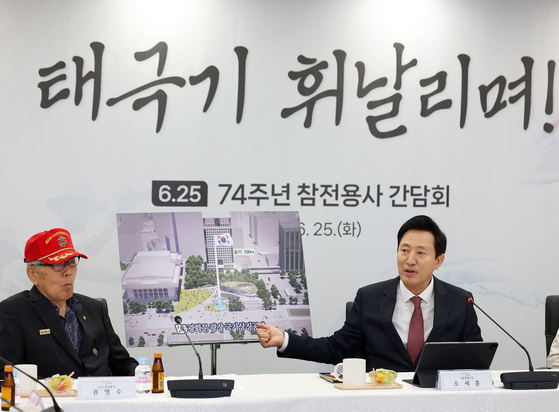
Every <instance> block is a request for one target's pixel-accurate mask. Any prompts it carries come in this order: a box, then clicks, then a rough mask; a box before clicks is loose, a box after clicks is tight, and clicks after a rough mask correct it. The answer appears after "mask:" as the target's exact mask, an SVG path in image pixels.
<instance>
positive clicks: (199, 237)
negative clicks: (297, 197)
mask: <svg viewBox="0 0 559 412" xmlns="http://www.w3.org/2000/svg"><path fill="white" fill-rule="evenodd" d="M117 233H118V242H119V256H120V269H121V285H122V300H123V311H124V319H125V332H126V339H125V340H126V342H125V343H126V345H127V346H128V347H143V346H150V347H151V346H165V345H169V344H171V345H172V344H178V343H182V342H184V341H186V340H187V339H186V337H185V336H184V334H183V333H182V331H181V330H180V326H179V325H177V324H175V322H174V318H175V316H176V315H179V316H180V317H181V318H182V326H183V327H184V328H185V330H186V331H187V332H188V334H189V336H190V338H191V339H192V341H193V342H195V343H196V342H199V343H202V342H210V343H213V342H216V343H219V342H226V341H231V340H257V337H256V326H255V323H256V322H264V323H267V324H271V325H275V326H277V327H279V328H280V329H282V330H286V331H288V332H290V333H297V334H308V335H312V327H311V318H310V309H309V302H308V293H307V292H308V291H307V281H306V272H305V261H304V257H303V246H302V243H301V234H300V223H299V216H298V213H297V212H176V213H172V212H168V213H166V212H164V213H123V214H117Z"/></svg>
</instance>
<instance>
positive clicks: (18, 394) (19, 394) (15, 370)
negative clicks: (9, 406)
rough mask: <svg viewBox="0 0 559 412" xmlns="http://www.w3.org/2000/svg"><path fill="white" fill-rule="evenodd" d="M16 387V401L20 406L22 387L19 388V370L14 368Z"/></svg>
mask: <svg viewBox="0 0 559 412" xmlns="http://www.w3.org/2000/svg"><path fill="white" fill-rule="evenodd" d="M14 385H15V391H16V399H15V404H16V405H19V403H20V402H21V393H20V391H19V390H20V386H19V378H18V377H17V369H16V368H14Z"/></svg>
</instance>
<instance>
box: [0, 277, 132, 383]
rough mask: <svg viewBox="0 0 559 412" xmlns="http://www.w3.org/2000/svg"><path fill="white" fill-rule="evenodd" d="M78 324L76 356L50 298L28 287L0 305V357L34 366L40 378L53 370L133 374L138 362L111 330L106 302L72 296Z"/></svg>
mask: <svg viewBox="0 0 559 412" xmlns="http://www.w3.org/2000/svg"><path fill="white" fill-rule="evenodd" d="M74 296H75V297H76V298H77V299H78V301H79V303H80V304H79V306H78V308H77V309H76V317H77V318H78V322H79V323H80V324H81V325H82V327H83V341H82V346H81V350H80V354H79V355H78V353H77V352H76V351H75V349H74V347H73V346H72V343H71V342H70V338H69V337H68V334H67V333H66V331H65V330H64V327H63V326H62V322H61V321H60V319H58V314H57V313H56V310H55V309H54V308H53V306H52V304H51V302H50V301H49V300H48V299H47V298H46V297H44V296H43V295H42V294H41V293H40V292H39V290H38V289H37V288H36V287H35V286H33V288H32V289H31V290H30V291H24V292H20V293H18V294H16V295H13V296H11V297H9V298H7V299H6V300H4V301H2V302H1V303H0V356H2V357H4V358H6V359H7V360H9V361H10V362H12V363H13V364H18V363H31V364H36V365H37V369H38V371H37V372H38V376H39V378H42V377H49V376H51V375H54V374H56V373H60V374H69V373H70V372H72V371H74V376H75V377H80V376H111V375H117V376H132V375H134V370H135V368H136V366H137V365H138V362H136V360H135V359H134V358H132V357H130V355H129V354H128V351H127V350H126V349H125V348H124V347H123V346H122V344H121V343H120V339H119V337H118V336H117V334H116V333H115V331H114V330H113V327H112V325H111V321H110V319H109V313H108V308H107V302H106V301H105V300H104V299H103V300H101V301H100V300H97V299H92V298H89V297H87V296H84V295H80V294H77V293H76V294H74Z"/></svg>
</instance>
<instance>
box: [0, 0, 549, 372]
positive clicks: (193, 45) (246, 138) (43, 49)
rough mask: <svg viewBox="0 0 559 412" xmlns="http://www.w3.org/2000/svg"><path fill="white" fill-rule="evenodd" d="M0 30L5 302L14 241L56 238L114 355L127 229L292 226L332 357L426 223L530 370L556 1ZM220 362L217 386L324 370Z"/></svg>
mask: <svg viewBox="0 0 559 412" xmlns="http://www.w3.org/2000/svg"><path fill="white" fill-rule="evenodd" d="M0 11H1V12H0V76H1V77H0V78H1V79H2V99H1V100H0V111H1V113H2V116H1V117H0V126H1V127H0V130H1V144H2V152H1V153H2V162H1V166H0V167H1V168H2V169H1V170H2V176H3V179H2V180H1V181H0V190H1V192H2V193H4V196H3V201H2V203H1V206H0V208H1V209H0V210H1V211H2V215H3V216H4V219H2V220H1V221H0V245H1V248H0V257H1V259H0V284H1V288H0V295H1V296H0V298H5V297H7V296H9V295H11V294H13V293H16V292H18V291H20V290H23V289H28V288H30V286H31V283H30V282H29V280H28V279H27V277H26V276H25V271H24V264H23V261H22V259H23V248H24V245H25V242H26V240H27V239H28V238H29V237H30V236H31V235H33V234H34V233H36V232H39V231H43V230H48V229H51V228H55V227H64V228H67V229H68V230H69V231H70V232H71V234H72V236H73V240H74V244H75V245H76V247H77V248H78V250H80V251H83V252H84V253H86V254H87V255H88V256H89V257H90V259H88V261H87V262H82V265H80V268H79V273H78V280H77V284H76V291H77V292H80V293H86V294H88V295H92V296H104V297H106V298H107V299H108V302H109V306H110V310H111V316H112V319H113V323H114V325H115V328H116V330H117V331H118V332H119V334H120V336H121V337H122V339H123V340H124V339H125V333H124V329H125V328H124V324H125V321H124V318H125V316H124V313H123V309H122V307H123V298H124V296H123V291H122V288H121V266H120V258H119V240H118V235H117V225H116V223H115V222H116V221H117V215H120V214H129V213H132V214H145V213H169V212H177V213H179V212H201V213H206V212H225V211H226V212H248V211H250V212H264V211H268V212H284V211H290V212H293V211H296V212H297V213H298V217H299V219H300V222H301V225H302V239H303V244H304V250H305V266H306V267H305V269H306V275H307V279H306V280H307V281H308V291H309V294H308V299H309V301H310V302H311V305H312V312H311V319H312V332H313V333H312V334H313V335H314V336H324V335H329V334H332V333H333V332H334V331H335V330H337V329H339V328H340V327H341V325H342V324H343V320H344V317H345V313H344V308H345V302H346V301H349V300H352V299H353V298H354V296H355V292H356V290H357V289H358V288H359V287H361V286H364V285H366V284H369V283H373V282H376V281H380V280H384V279H387V278H392V277H395V276H397V270H396V247H397V244H396V232H397V230H398V229H399V227H400V225H401V224H402V223H403V222H404V221H406V220H407V219H409V218H410V217H412V216H414V215H418V214H426V215H429V216H431V217H433V218H434V220H435V221H436V222H438V223H439V225H440V226H441V228H442V229H443V231H445V233H446V234H447V236H448V239H449V244H448V249H447V253H446V260H445V262H444V264H443V265H442V267H441V268H440V269H439V270H438V271H437V272H436V275H437V276H438V277H440V278H441V279H443V280H445V281H448V282H451V283H453V284H455V285H458V286H461V287H463V288H465V289H467V290H469V291H471V292H472V293H473V295H474V298H475V299H476V302H477V303H478V304H479V305H480V306H481V307H483V308H484V309H485V310H486V311H487V312H489V313H490V314H491V315H492V316H493V317H494V318H495V319H497V320H499V321H501V322H502V324H503V326H504V327H505V328H507V329H508V330H509V331H510V332H511V333H512V334H513V335H514V336H515V337H516V338H517V339H518V340H519V341H521V342H522V343H523V344H524V345H525V346H526V347H527V348H528V349H529V350H530V352H531V353H532V357H533V358H534V363H535V364H536V365H537V366H543V365H544V362H545V350H544V348H545V346H544V335H543V321H544V310H543V302H544V300H545V296H546V295H548V294H555V293H559V281H558V276H557V274H556V269H555V266H556V257H557V249H558V248H559V237H558V236H557V228H558V227H559V213H558V210H557V208H558V205H559V192H558V180H559V167H558V166H557V164H558V163H557V161H556V158H557V156H559V147H558V144H557V136H558V135H557V131H556V130H555V126H557V124H558V116H557V114H556V113H557V109H556V103H557V85H556V82H555V74H556V71H557V69H556V61H557V59H558V58H559V47H558V46H557V41H556V39H557V38H559V26H558V25H557V21H559V3H557V2H556V1H553V0H542V1H538V2H535V3H534V2H525V1H491V2H487V1H480V0H467V1H466V0H456V1H452V2H449V1H440V0H428V1H422V2H417V1H412V0H406V1H405V0H402V1H393V0H392V1H388V0H386V1H385V0H372V1H364V0H362V1H361V0H348V1H343V2H341V1H335V0H322V1H318V0H307V1H304V2H303V1H291V0H282V1H275V0H273V1H258V0H234V1H224V0H206V1H187V0H185V1H171V0H163V1H151V0H120V1H114V0H112V1H109V0H99V1H95V2H91V1H81V0H78V1H69V0H54V1H38V0H36V1H25V2H21V1H18V0H1V1H0ZM183 252H184V254H185V256H189V255H188V251H183ZM479 315H480V325H481V327H482V334H483V337H484V339H485V340H496V341H499V342H500V346H499V351H498V352H497V356H496V358H495V361H494V366H495V367H496V368H525V367H526V366H527V363H526V361H525V359H524V355H523V354H522V353H521V350H520V349H519V348H518V347H517V346H516V345H515V344H514V343H513V342H511V341H510V340H509V339H508V338H507V337H506V336H505V335H504V334H503V333H502V332H501V331H500V330H498V329H497V328H496V327H495V326H493V325H492V324H491V323H490V322H489V321H487V320H486V319H484V318H483V315H482V314H479ZM293 329H295V330H296V331H297V332H298V333H300V332H301V331H300V329H299V330H297V326H293ZM158 332H159V331H158ZM150 335H151V334H150ZM157 337H158V336H157ZM157 337H156V338H157ZM127 340H128V339H127ZM150 342H151V341H150ZM126 343H127V344H128V343H129V342H126ZM148 343H149V342H148ZM155 344H156V343H155V340H154V342H153V343H151V345H155ZM132 346H133V347H131V351H132V355H134V356H141V355H143V354H144V353H145V352H146V351H148V349H141V348H137V347H136V346H137V340H136V345H132ZM229 346H238V348H236V349H235V348H231V349H229V348H228V349H227V350H225V354H226V356H221V357H220V361H221V362H222V369H220V370H219V371H220V372H222V373H227V372H229V371H235V372H240V373H264V372H270V371H281V370H282V368H284V369H287V370H296V369H294V368H293V367H292V365H295V364H296V365H297V368H301V370H315V369H313V368H316V369H319V368H324V366H321V367H319V366H312V365H309V364H306V363H305V362H300V361H288V360H278V359H276V358H275V354H274V351H271V350H268V351H265V350H264V349H260V350H257V349H256V346H257V345H255V344H250V345H247V346H249V347H250V350H249V349H245V348H244V347H242V346H243V345H229ZM152 349H153V348H152ZM152 349H149V350H152ZM164 352H165V358H169V357H170V356H172V354H174V352H172V348H165V350H164ZM149 353H150V352H149V351H148V352H147V354H149ZM230 354H231V356H229V355H230ZM173 356H174V355H173ZM191 361H192V362H191ZM185 363H188V365H190V363H192V364H194V361H193V360H191V359H189V360H188V361H185ZM168 364H169V368H173V367H176V368H177V369H175V370H173V369H171V370H170V372H168V373H170V374H173V372H175V373H179V372H184V369H180V370H179V369H178V368H179V366H175V365H170V364H171V362H168ZM177 365H181V364H180V363H178V364H177ZM182 365H184V364H182ZM379 366H382V365H379ZM188 367H190V366H188ZM187 370H188V369H187ZM193 372H194V374H195V373H196V372H195V371H193Z"/></svg>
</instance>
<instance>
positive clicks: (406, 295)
mask: <svg viewBox="0 0 559 412" xmlns="http://www.w3.org/2000/svg"><path fill="white" fill-rule="evenodd" d="M398 291H399V292H400V296H401V297H402V299H403V301H404V302H407V301H409V300H410V299H411V298H413V297H414V296H419V297H420V298H421V299H422V300H424V301H425V302H427V303H429V302H430V301H431V300H432V299H433V295H434V292H435V278H434V277H432V278H431V282H429V285H428V286H427V287H426V288H425V290H424V291H423V292H421V293H420V294H419V295H415V294H413V293H412V292H411V291H410V290H409V289H408V288H407V287H406V286H405V285H404V282H402V280H401V279H400V282H398Z"/></svg>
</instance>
